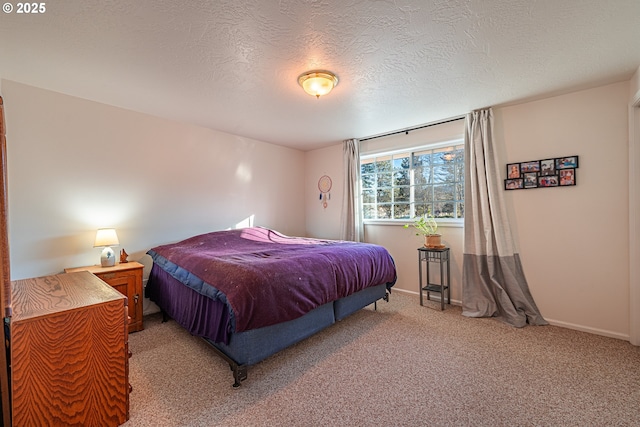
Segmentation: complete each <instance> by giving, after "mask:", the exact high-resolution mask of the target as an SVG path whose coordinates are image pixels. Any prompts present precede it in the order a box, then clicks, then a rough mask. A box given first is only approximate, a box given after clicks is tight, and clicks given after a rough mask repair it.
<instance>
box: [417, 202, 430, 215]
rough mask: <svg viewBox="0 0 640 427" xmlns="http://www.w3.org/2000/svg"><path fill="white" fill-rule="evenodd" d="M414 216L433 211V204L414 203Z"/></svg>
mask: <svg viewBox="0 0 640 427" xmlns="http://www.w3.org/2000/svg"><path fill="white" fill-rule="evenodd" d="M415 206H416V209H415V216H416V217H418V216H423V215H424V214H428V213H430V212H433V205H431V204H416V205H415Z"/></svg>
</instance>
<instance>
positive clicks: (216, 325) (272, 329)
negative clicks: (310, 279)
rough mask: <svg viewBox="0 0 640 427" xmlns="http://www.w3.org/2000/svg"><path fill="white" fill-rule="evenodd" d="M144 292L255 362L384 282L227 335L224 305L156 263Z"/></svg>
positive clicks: (353, 306) (382, 292)
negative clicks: (302, 312) (289, 317)
mask: <svg viewBox="0 0 640 427" xmlns="http://www.w3.org/2000/svg"><path fill="white" fill-rule="evenodd" d="M147 290H148V294H147V296H149V297H150V299H151V300H152V301H154V302H155V303H156V304H157V305H158V306H159V307H160V308H161V309H162V311H163V312H165V313H166V314H167V315H169V316H170V317H171V318H173V319H174V320H175V321H176V322H177V323H179V324H180V325H181V326H182V327H183V328H185V329H186V330H188V331H189V332H190V333H191V334H193V335H196V336H199V337H202V338H204V339H205V340H207V342H209V344H211V345H212V346H214V347H216V348H217V349H218V350H220V351H221V352H223V353H224V354H225V355H226V356H227V357H229V358H230V359H231V360H233V361H234V362H235V363H236V364H238V365H254V364H256V363H258V362H260V361H262V360H264V359H266V358H267V357H269V356H271V355H272V354H275V353H277V352H279V351H281V350H283V349H285V348H287V347H289V346H291V345H293V344H295V343H297V342H299V341H301V340H303V339H305V338H308V337H310V336H311V335H314V334H316V333H318V332H320V331H321V330H323V329H325V328H327V327H328V326H331V325H332V324H333V323H335V322H336V321H339V320H342V319H344V318H345V317H347V316H348V315H350V314H352V313H354V312H355V311H358V310H360V309H361V308H363V307H366V306H368V305H370V304H373V303H374V302H376V301H377V300H379V299H381V298H384V297H385V296H386V294H387V285H386V284H381V285H377V286H373V287H370V288H366V289H363V290H361V291H359V292H357V293H355V294H352V295H350V296H348V297H345V298H342V299H339V300H337V301H334V302H330V303H327V304H324V305H322V306H320V307H317V308H315V309H314V310H312V311H310V312H309V313H307V314H305V315H304V316H302V317H299V318H297V319H294V320H290V321H287V322H284V323H279V324H276V325H271V326H266V327H263V328H258V329H252V330H249V331H244V332H239V333H238V332H232V333H230V334H228V333H227V334H225V333H224V332H223V330H224V329H228V328H229V327H230V325H228V324H226V323H224V324H220V321H221V320H222V319H226V318H227V317H226V305H225V304H224V303H221V302H220V301H217V300H213V299H211V298H208V297H206V296H204V295H201V294H199V293H198V292H196V291H194V290H193V289H191V288H189V287H187V286H184V285H183V284H182V283H180V282H179V281H177V280H176V279H174V278H173V277H172V276H171V275H169V274H166V273H165V272H164V270H162V269H160V268H158V267H156V266H155V265H154V267H153V268H152V270H151V275H150V277H149V283H148V285H147ZM183 301H184V302H186V303H182V302H183ZM227 332H228V330H227ZM224 335H227V336H228V337H229V338H228V340H227V342H226V343H225V342H223V340H221V339H220V337H222V336H224Z"/></svg>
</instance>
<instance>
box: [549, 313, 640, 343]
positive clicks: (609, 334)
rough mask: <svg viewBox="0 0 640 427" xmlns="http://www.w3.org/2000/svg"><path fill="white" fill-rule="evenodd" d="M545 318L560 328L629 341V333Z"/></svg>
mask: <svg viewBox="0 0 640 427" xmlns="http://www.w3.org/2000/svg"><path fill="white" fill-rule="evenodd" d="M545 320H546V321H547V322H549V324H550V325H553V326H559V327H561V328H567V329H573V330H576V331H581V332H587V333H590V334H594V335H601V336H604V337H609V338H616V339H619V340H623V341H629V338H630V337H629V335H627V334H620V333H618V332H612V331H607V330H605V329H598V328H592V327H590V326H583V325H576V324H574V323H568V322H562V321H560V320H553V319H547V318H546V317H545Z"/></svg>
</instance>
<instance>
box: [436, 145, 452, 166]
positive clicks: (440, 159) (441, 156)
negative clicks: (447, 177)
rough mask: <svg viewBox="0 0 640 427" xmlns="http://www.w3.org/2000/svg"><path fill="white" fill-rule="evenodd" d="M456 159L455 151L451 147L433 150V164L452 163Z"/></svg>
mask: <svg viewBox="0 0 640 427" xmlns="http://www.w3.org/2000/svg"><path fill="white" fill-rule="evenodd" d="M455 159H456V156H455V149H454V148H453V147H446V148H440V149H438V150H434V153H433V163H438V164H440V163H453V162H454V161H455Z"/></svg>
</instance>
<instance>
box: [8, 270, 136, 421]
mask: <svg viewBox="0 0 640 427" xmlns="http://www.w3.org/2000/svg"><path fill="white" fill-rule="evenodd" d="M11 292H12V309H13V316H12V317H11V322H10V342H11V353H10V363H11V389H12V391H13V393H12V399H11V407H12V416H13V426H14V427H20V426H60V425H65V426H118V425H120V424H123V423H124V422H126V420H127V419H128V418H129V380H128V377H129V361H128V330H127V318H128V315H127V299H126V297H125V296H123V295H122V294H121V293H119V292H117V291H116V290H115V289H114V288H112V287H111V286H109V285H107V284H106V283H105V282H103V281H102V280H100V279H99V278H98V277H96V276H95V275H93V274H91V273H89V272H88V271H81V272H76V273H70V274H59V275H54V276H46V277H38V278H33V279H24V280H17V281H14V282H11Z"/></svg>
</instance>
